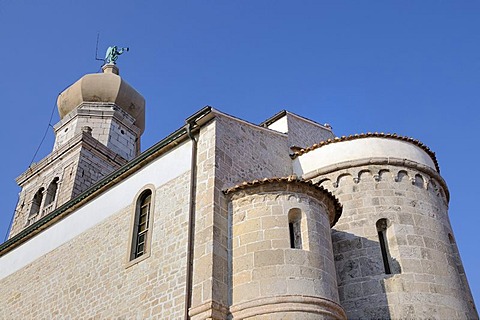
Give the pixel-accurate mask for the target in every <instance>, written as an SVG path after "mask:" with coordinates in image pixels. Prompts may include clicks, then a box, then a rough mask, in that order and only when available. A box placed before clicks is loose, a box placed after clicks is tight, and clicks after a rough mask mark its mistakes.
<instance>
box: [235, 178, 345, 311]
mask: <svg viewBox="0 0 480 320" xmlns="http://www.w3.org/2000/svg"><path fill="white" fill-rule="evenodd" d="M226 193H227V195H228V196H229V201H230V202H229V211H230V216H231V217H232V218H231V288H232V289H231V290H232V294H231V301H230V305H231V307H230V311H231V313H232V316H233V318H234V319H253V318H255V319H346V316H345V313H344V311H343V309H342V307H341V306H340V304H339V298H338V289H337V281H336V274H335V266H334V261H333V251H332V242H331V237H330V228H331V225H333V224H334V223H335V222H336V220H337V219H338V218H339V216H340V213H341V206H340V205H339V203H338V200H337V199H336V198H335V197H333V196H332V195H331V194H330V193H329V192H327V191H326V190H324V189H323V188H322V187H319V186H314V185H312V184H311V183H307V182H303V181H300V180H297V179H296V177H290V178H278V179H266V180H261V181H259V180H257V181H254V182H252V183H244V184H242V185H239V186H236V187H233V188H231V189H229V190H227V191H226Z"/></svg>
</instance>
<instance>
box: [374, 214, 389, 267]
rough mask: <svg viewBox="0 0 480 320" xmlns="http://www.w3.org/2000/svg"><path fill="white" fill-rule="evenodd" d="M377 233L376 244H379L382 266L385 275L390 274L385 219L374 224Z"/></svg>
mask: <svg viewBox="0 0 480 320" xmlns="http://www.w3.org/2000/svg"><path fill="white" fill-rule="evenodd" d="M376 225H377V233H378V242H379V243H380V250H381V252H382V260H383V266H384V268H385V273H386V274H391V273H392V269H391V267H390V260H391V259H390V253H389V251H388V241H387V227H388V221H387V219H385V218H383V219H379V220H378V221H377V223H376Z"/></svg>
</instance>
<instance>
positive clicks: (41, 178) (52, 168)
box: [9, 133, 126, 238]
mask: <svg viewBox="0 0 480 320" xmlns="http://www.w3.org/2000/svg"><path fill="white" fill-rule="evenodd" d="M98 144H99V142H98V141H96V140H95V139H93V138H92V137H91V136H90V135H89V134H88V133H81V134H79V135H77V136H75V138H73V139H72V140H70V142H69V143H68V144H65V145H64V146H62V148H59V149H57V150H54V151H53V152H52V153H51V154H50V155H49V156H47V157H46V158H45V159H42V160H41V161H40V162H39V163H38V164H35V165H33V166H32V167H31V168H30V169H28V170H27V171H26V172H25V173H24V174H23V175H22V176H21V177H20V178H19V179H20V180H21V181H20V186H21V187H22V191H21V193H20V198H19V202H18V205H17V208H16V213H15V217H14V220H13V223H12V228H11V231H10V235H9V237H10V238H11V237H13V236H14V235H15V234H17V233H18V232H20V231H21V230H22V229H24V228H25V227H26V226H28V225H30V224H32V223H34V222H35V221H38V220H39V219H40V218H42V217H43V216H45V215H47V214H49V213H50V212H52V211H53V210H55V209H56V208H57V207H59V206H61V205H62V204H64V203H65V202H67V201H69V200H70V199H72V198H73V197H75V196H77V195H79V194H80V193H82V192H83V191H85V190H86V189H87V188H88V187H90V186H91V185H92V184H93V183H95V182H97V181H98V180H100V179H101V178H103V177H104V176H105V175H107V174H109V173H111V172H112V171H114V170H115V169H117V168H119V167H120V166H121V165H122V164H124V163H125V162H126V161H125V159H123V158H121V157H119V156H117V155H116V154H114V153H113V152H112V151H111V150H109V149H107V147H105V146H103V145H98ZM55 178H57V179H58V188H57V192H56V195H55V200H54V202H53V203H52V204H51V205H49V206H46V205H44V204H45V199H46V193H47V189H48V187H49V185H50V183H51V182H52V181H53V180H54V179H55ZM41 188H43V190H44V191H43V199H42V205H41V207H40V212H39V213H38V214H36V215H29V214H30V210H31V207H32V202H33V197H34V195H35V193H37V192H38V191H39V190H40V189H41Z"/></svg>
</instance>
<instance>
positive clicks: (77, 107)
mask: <svg viewBox="0 0 480 320" xmlns="http://www.w3.org/2000/svg"><path fill="white" fill-rule="evenodd" d="M102 70H103V72H102V73H95V74H87V75H85V76H83V77H82V78H80V79H79V80H78V81H77V82H75V83H74V84H73V85H71V86H70V87H68V88H67V89H66V90H65V91H63V92H62V93H61V94H60V95H59V96H58V99H57V106H58V113H59V115H60V121H59V122H58V123H57V124H56V125H55V126H54V132H55V144H54V146H53V150H52V152H51V153H50V154H49V155H48V156H46V157H45V158H44V159H42V160H40V161H39V162H37V163H35V164H32V165H31V166H30V167H29V168H28V169H27V170H26V171H25V172H24V173H23V174H21V175H20V176H19V177H18V178H17V180H16V181H17V183H18V185H19V186H20V187H21V188H22V190H21V192H20V199H19V202H18V205H17V208H16V210H15V216H14V220H13V224H12V228H11V230H10V235H9V237H12V236H14V235H15V234H17V233H18V232H20V231H21V230H22V229H24V228H26V227H28V226H30V225H32V224H34V223H35V222H37V221H38V220H40V219H42V218H44V217H46V216H47V215H48V214H49V213H50V212H52V211H54V210H55V209H56V208H57V207H59V206H61V205H62V204H64V203H66V202H68V201H69V200H71V199H73V198H75V197H77V196H78V195H80V194H81V193H82V192H84V191H85V190H87V189H88V188H89V187H90V186H91V185H92V184H94V183H95V182H97V181H99V180H100V179H101V178H103V177H105V176H106V175H107V174H109V173H111V172H112V171H114V170H116V169H118V168H119V167H121V166H122V165H124V164H125V163H127V162H128V161H129V160H131V159H133V158H135V157H136V156H137V155H138V154H139V153H140V137H141V135H142V133H143V131H144V130H145V99H144V98H143V97H142V95H141V94H140V93H138V92H137V91H136V90H135V89H134V88H133V87H131V86H130V85H129V84H128V83H127V82H126V81H125V80H123V79H122V78H121V77H120V76H119V69H118V67H117V66H116V65H115V61H114V60H113V61H112V60H110V62H109V63H107V64H105V65H104V66H103V67H102Z"/></svg>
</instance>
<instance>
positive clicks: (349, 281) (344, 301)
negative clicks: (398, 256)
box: [332, 230, 400, 319]
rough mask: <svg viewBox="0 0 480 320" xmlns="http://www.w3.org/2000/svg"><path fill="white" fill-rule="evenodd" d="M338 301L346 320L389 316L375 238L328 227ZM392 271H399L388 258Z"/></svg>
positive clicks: (381, 266)
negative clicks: (335, 271)
mask: <svg viewBox="0 0 480 320" xmlns="http://www.w3.org/2000/svg"><path fill="white" fill-rule="evenodd" d="M332 243H333V253H334V257H335V267H336V270H337V282H338V293H339V295H340V303H341V305H342V307H343V308H344V310H345V312H346V313H347V316H348V319H390V318H391V314H390V311H389V308H388V301H387V295H386V293H385V284H384V279H386V278H388V277H390V276H392V275H391V274H385V267H384V264H383V260H382V252H381V248H380V244H379V242H378V241H372V240H368V239H366V238H364V237H360V236H357V235H354V234H352V233H348V232H343V231H337V230H332ZM390 263H391V266H392V268H391V269H392V273H399V272H400V265H399V264H398V262H397V261H395V260H393V259H392V260H391V261H390Z"/></svg>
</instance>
